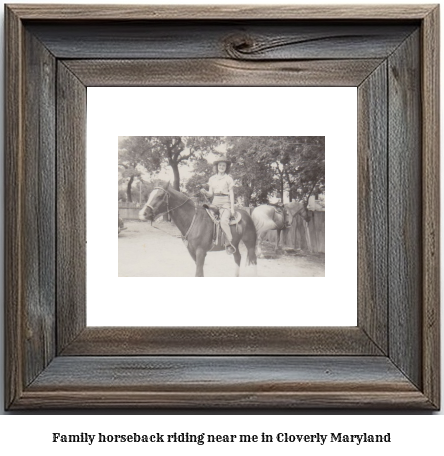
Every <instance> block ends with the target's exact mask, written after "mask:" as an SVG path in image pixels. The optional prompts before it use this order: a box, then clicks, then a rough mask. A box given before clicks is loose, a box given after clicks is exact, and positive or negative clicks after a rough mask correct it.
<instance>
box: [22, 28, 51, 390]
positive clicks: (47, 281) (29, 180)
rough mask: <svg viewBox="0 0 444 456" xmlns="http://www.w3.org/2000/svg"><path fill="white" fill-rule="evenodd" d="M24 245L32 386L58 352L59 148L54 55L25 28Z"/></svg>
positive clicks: (28, 377)
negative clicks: (56, 175) (57, 164)
mask: <svg viewBox="0 0 444 456" xmlns="http://www.w3.org/2000/svg"><path fill="white" fill-rule="evenodd" d="M24 45H25V46H24V65H25V68H24V71H25V72H26V74H27V77H26V79H25V87H24V122H25V124H24V144H23V147H24V150H25V158H24V165H23V185H24V194H23V204H24V206H23V225H22V229H23V230H24V236H23V249H24V253H25V261H24V277H26V280H25V281H24V288H23V292H24V306H23V312H24V318H25V320H24V321H25V325H24V332H25V333H24V343H25V346H24V350H25V352H24V356H25V365H26V371H25V377H24V383H25V385H28V384H29V383H31V382H32V381H33V380H34V378H35V377H36V376H37V375H38V374H39V373H40V372H41V371H42V370H43V369H44V368H45V367H46V366H47V365H48V363H49V361H51V360H52V358H53V357H54V355H55V350H56V348H55V339H56V337H55V321H54V318H53V315H54V313H55V264H56V259H55V239H56V229H55V193H56V185H55V149H56V105H55V103H56V90H55V71H56V64H55V59H54V57H53V56H52V55H51V54H50V53H49V52H48V51H47V50H46V49H45V48H44V47H43V46H42V45H41V43H40V42H39V41H38V40H36V38H35V37H33V36H32V35H30V34H29V33H28V32H26V33H25V43H24Z"/></svg>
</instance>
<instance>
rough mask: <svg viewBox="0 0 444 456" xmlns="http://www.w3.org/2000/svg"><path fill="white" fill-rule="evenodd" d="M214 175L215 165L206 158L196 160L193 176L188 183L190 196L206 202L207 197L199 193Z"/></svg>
mask: <svg viewBox="0 0 444 456" xmlns="http://www.w3.org/2000/svg"><path fill="white" fill-rule="evenodd" d="M213 174H214V170H213V165H211V164H209V163H208V162H207V160H206V159H205V158H200V159H198V160H196V161H195V162H194V166H193V175H192V177H190V179H188V181H187V183H186V191H187V193H188V195H190V196H194V197H196V198H197V199H198V201H200V202H206V199H205V197H204V196H203V195H202V194H201V193H200V192H199V191H200V189H201V188H202V187H205V186H206V185H207V183H208V180H209V179H210V177H211V176H212V175H213Z"/></svg>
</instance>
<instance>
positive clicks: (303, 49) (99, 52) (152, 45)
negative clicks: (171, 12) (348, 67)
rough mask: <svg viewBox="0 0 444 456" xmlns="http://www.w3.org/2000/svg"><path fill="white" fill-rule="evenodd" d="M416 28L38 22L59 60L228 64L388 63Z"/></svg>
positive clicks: (270, 23)
mask: <svg viewBox="0 0 444 456" xmlns="http://www.w3.org/2000/svg"><path fill="white" fill-rule="evenodd" d="M415 28H417V25H413V24H399V25H385V24H384V23H379V24H377V25H375V24H368V23H362V24H359V25H356V24H353V25H347V24H343V23H342V24H319V23H309V24H307V23H306V22H304V21H302V22H295V21H291V22H284V21H279V22H276V21H275V22H273V21H261V22H258V21H255V22H248V21H243V22H242V21H227V22H221V21H214V22H211V21H205V22H202V21H194V22H185V23H184V22H183V21H180V22H175V21H159V22H152V21H151V22H138V23H127V22H119V23H117V24H116V23H109V22H105V23H103V22H89V23H85V22H82V23H72V24H71V23H66V22H64V23H63V24H59V23H47V22H46V23H36V24H32V23H31V24H29V25H28V29H29V30H30V31H31V33H33V34H34V35H35V36H36V37H38V39H39V40H40V41H42V43H44V44H45V46H46V47H47V48H48V49H49V50H50V52H51V53H53V54H54V55H55V56H56V57H57V58H62V59H63V58H69V59H72V58H77V59H85V58H86V59H104V58H107V59H196V58H200V59H202V58H212V59H216V58H219V59H221V58H225V59H226V58H229V59H232V60H283V59H291V60H295V59H299V60H301V59H330V60H331V59H358V58H366V59H369V58H387V56H389V55H390V54H391V53H392V52H394V50H395V49H396V48H397V47H398V46H399V45H400V44H401V43H402V42H403V41H404V40H405V39H406V38H407V37H408V36H409V35H410V34H411V33H413V31H414V30H415Z"/></svg>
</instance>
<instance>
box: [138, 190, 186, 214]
mask: <svg viewBox="0 0 444 456" xmlns="http://www.w3.org/2000/svg"><path fill="white" fill-rule="evenodd" d="M154 190H162V191H163V192H164V197H163V200H162V202H164V201H165V195H166V205H167V210H166V211H165V212H161V213H160V214H157V215H158V216H160V215H165V214H169V213H170V212H173V211H175V210H176V209H179V207H182V206H183V205H184V204H185V203H188V201H193V200H192V199H191V198H189V197H188V196H187V199H186V200H185V201H184V202H183V203H182V204H179V206H176V207H173V209H170V194H169V193H168V192H167V191H166V190H165V189H164V188H162V187H154ZM193 204H194V203H193ZM145 207H149V208H150V209H151V210H152V211H153V212H154V207H153V206H151V204H148V203H146V204H145Z"/></svg>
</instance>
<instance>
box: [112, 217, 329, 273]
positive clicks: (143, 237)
mask: <svg viewBox="0 0 444 456" xmlns="http://www.w3.org/2000/svg"><path fill="white" fill-rule="evenodd" d="M125 227H126V230H125V231H122V232H121V233H120V234H119V277H193V276H194V274H195V264H194V261H193V260H192V258H191V257H190V254H189V253H188V251H187V249H186V247H185V246H184V245H183V242H182V240H181V239H180V238H179V231H178V230H177V228H176V227H174V226H172V225H171V224H170V223H165V222H162V221H160V222H156V223H155V224H154V225H153V226H151V224H150V223H149V222H138V221H126V222H125ZM156 227H157V228H156ZM263 251H264V253H265V255H266V256H267V257H273V256H275V255H274V254H273V252H272V247H271V245H267V243H265V244H264V246H263ZM240 252H241V254H242V264H241V271H240V275H241V276H244V277H245V276H253V275H254V270H253V268H251V267H245V265H244V263H245V258H246V249H245V247H244V246H243V244H241V248H240ZM204 271H205V276H207V277H231V276H233V274H234V260H233V257H232V256H231V255H227V254H226V253H225V252H210V253H208V255H207V257H206V260H205V268H204ZM324 271H325V266H324V257H323V256H311V255H310V256H304V255H301V254H299V255H298V254H296V253H295V252H288V253H286V254H283V255H279V256H276V257H275V258H268V259H259V260H258V266H257V275H258V276H259V277H323V276H324V275H325V272H324Z"/></svg>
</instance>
